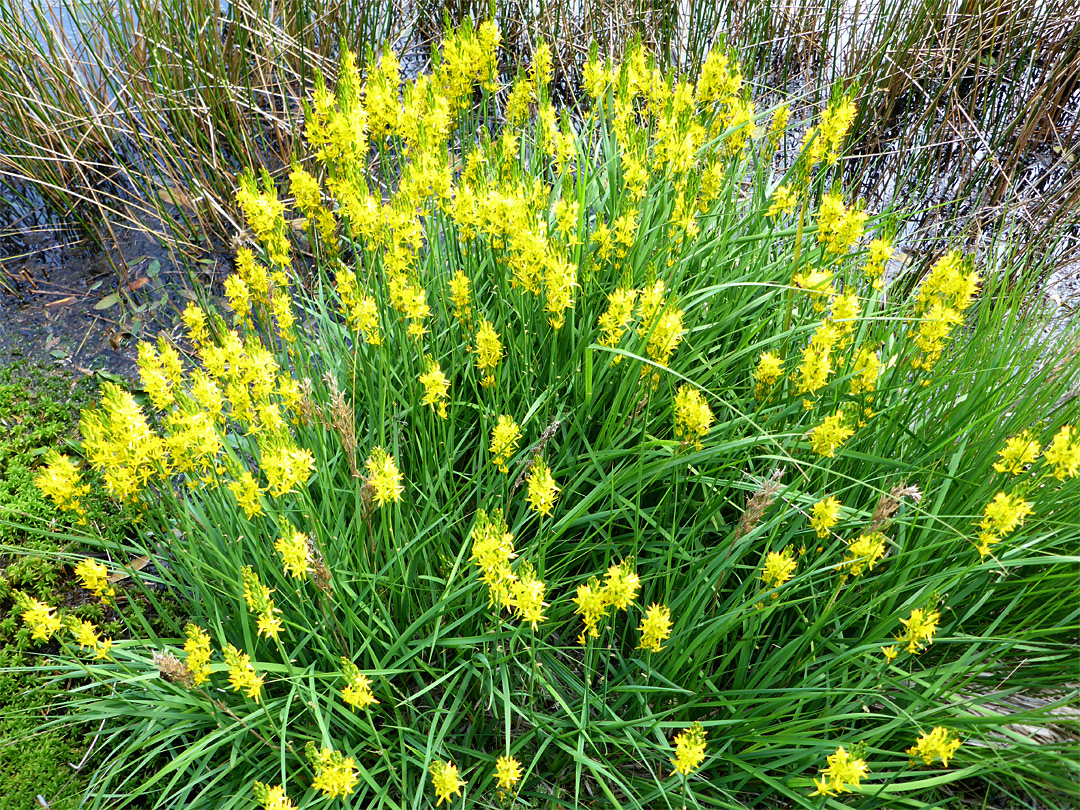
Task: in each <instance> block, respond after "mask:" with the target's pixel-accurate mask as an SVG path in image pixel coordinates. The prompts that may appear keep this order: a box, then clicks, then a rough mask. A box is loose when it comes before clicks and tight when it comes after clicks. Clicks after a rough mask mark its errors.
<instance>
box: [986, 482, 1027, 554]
mask: <svg viewBox="0 0 1080 810" xmlns="http://www.w3.org/2000/svg"><path fill="white" fill-rule="evenodd" d="M1031 514H1034V510H1033V509H1032V505H1031V503H1030V501H1025V500H1024V499H1023V497H1021V496H1020V495H1019V494H1007V493H1004V492H999V493H998V494H997V495H995V496H994V499H993V500H992V501H990V503H988V504H987V505H986V509H985V510H984V511H983V519H982V520H981V521H980V522H979V556H980V557H985V556H986V555H988V554H989V553H990V550H991V548H992V547H993V546H994V544H995V543H998V542H1000V541H1001V540H1002V538H1004V537H1005V535H1007V534H1010V533H1012V532H1013V531H1015V530H1016V529H1017V528H1018V527H1019V526H1021V525H1022V524H1023V522H1024V518H1026V517H1027V516H1028V515H1031Z"/></svg>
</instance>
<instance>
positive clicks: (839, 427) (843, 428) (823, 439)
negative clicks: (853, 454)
mask: <svg viewBox="0 0 1080 810" xmlns="http://www.w3.org/2000/svg"><path fill="white" fill-rule="evenodd" d="M844 420H845V416H844V412H843V411H842V410H841V411H837V412H836V413H834V414H833V415H832V416H829V417H826V418H825V421H824V422H822V423H821V424H820V425H818V426H817V427H816V428H814V429H813V430H811V431H810V445H811V447H813V449H814V452H815V453H817V454H818V455H820V456H825V457H826V458H832V457H833V455H834V454H835V453H836V450H837V448H838V447H840V445H842V444H843V443H844V442H845V441H847V440H848V439H849V438H850V437H851V436H853V435H855V431H854V430H852V429H851V428H849V427H848V426H847V425H846V424H844Z"/></svg>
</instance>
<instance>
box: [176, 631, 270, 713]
mask: <svg viewBox="0 0 1080 810" xmlns="http://www.w3.org/2000/svg"><path fill="white" fill-rule="evenodd" d="M222 652H223V653H224V655H225V664H226V665H227V666H228V667H229V684H230V685H231V686H232V688H233V691H234V692H239V691H240V690H242V689H243V690H245V691H246V693H247V696H248V697H249V698H251V699H252V700H254V701H255V702H256V703H258V702H259V697H260V695H261V693H262V686H263V679H262V676H261V675H259V674H258V673H257V672H256V671H255V667H254V666H252V664H251V656H250V655H248V654H247V653H242V652H240V651H239V650H238V649H236V647H234V646H233V645H232V644H229V645H227V646H226V647H225V649H224V650H223V651H222ZM188 669H191V663H190V661H189V662H188ZM193 674H194V671H193Z"/></svg>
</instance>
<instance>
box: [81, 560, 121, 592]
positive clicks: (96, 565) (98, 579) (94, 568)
mask: <svg viewBox="0 0 1080 810" xmlns="http://www.w3.org/2000/svg"><path fill="white" fill-rule="evenodd" d="M75 576H77V577H78V578H79V580H80V581H81V582H82V584H83V587H84V588H86V590H88V591H93V593H94V595H95V596H97V597H98V598H99V599H107V598H109V597H110V596H112V595H113V594H114V593H116V591H115V589H114V588H113V587H112V586H111V585H109V569H107V568H106V567H105V566H104V565H103V564H102V563H100V562H98V561H97V560H93V559H91V558H90V557H87V558H85V559H84V560H83V561H82V562H80V563H79V564H78V565H76V566H75Z"/></svg>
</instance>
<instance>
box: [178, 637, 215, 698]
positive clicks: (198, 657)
mask: <svg viewBox="0 0 1080 810" xmlns="http://www.w3.org/2000/svg"><path fill="white" fill-rule="evenodd" d="M184 633H185V635H186V637H187V639H186V641H185V642H184V652H185V653H186V654H187V658H186V659H185V661H184V663H185V664H186V665H187V668H188V671H189V672H190V673H191V679H192V682H193V683H194V684H195V685H196V686H199V685H200V684H203V683H206V682H207V681H208V680H210V666H209V665H210V654H211V651H210V636H209V635H207V634H206V631H205V630H203V629H202V628H201V627H199V626H198V625H197V624H189V625H187V627H185V628H184Z"/></svg>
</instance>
